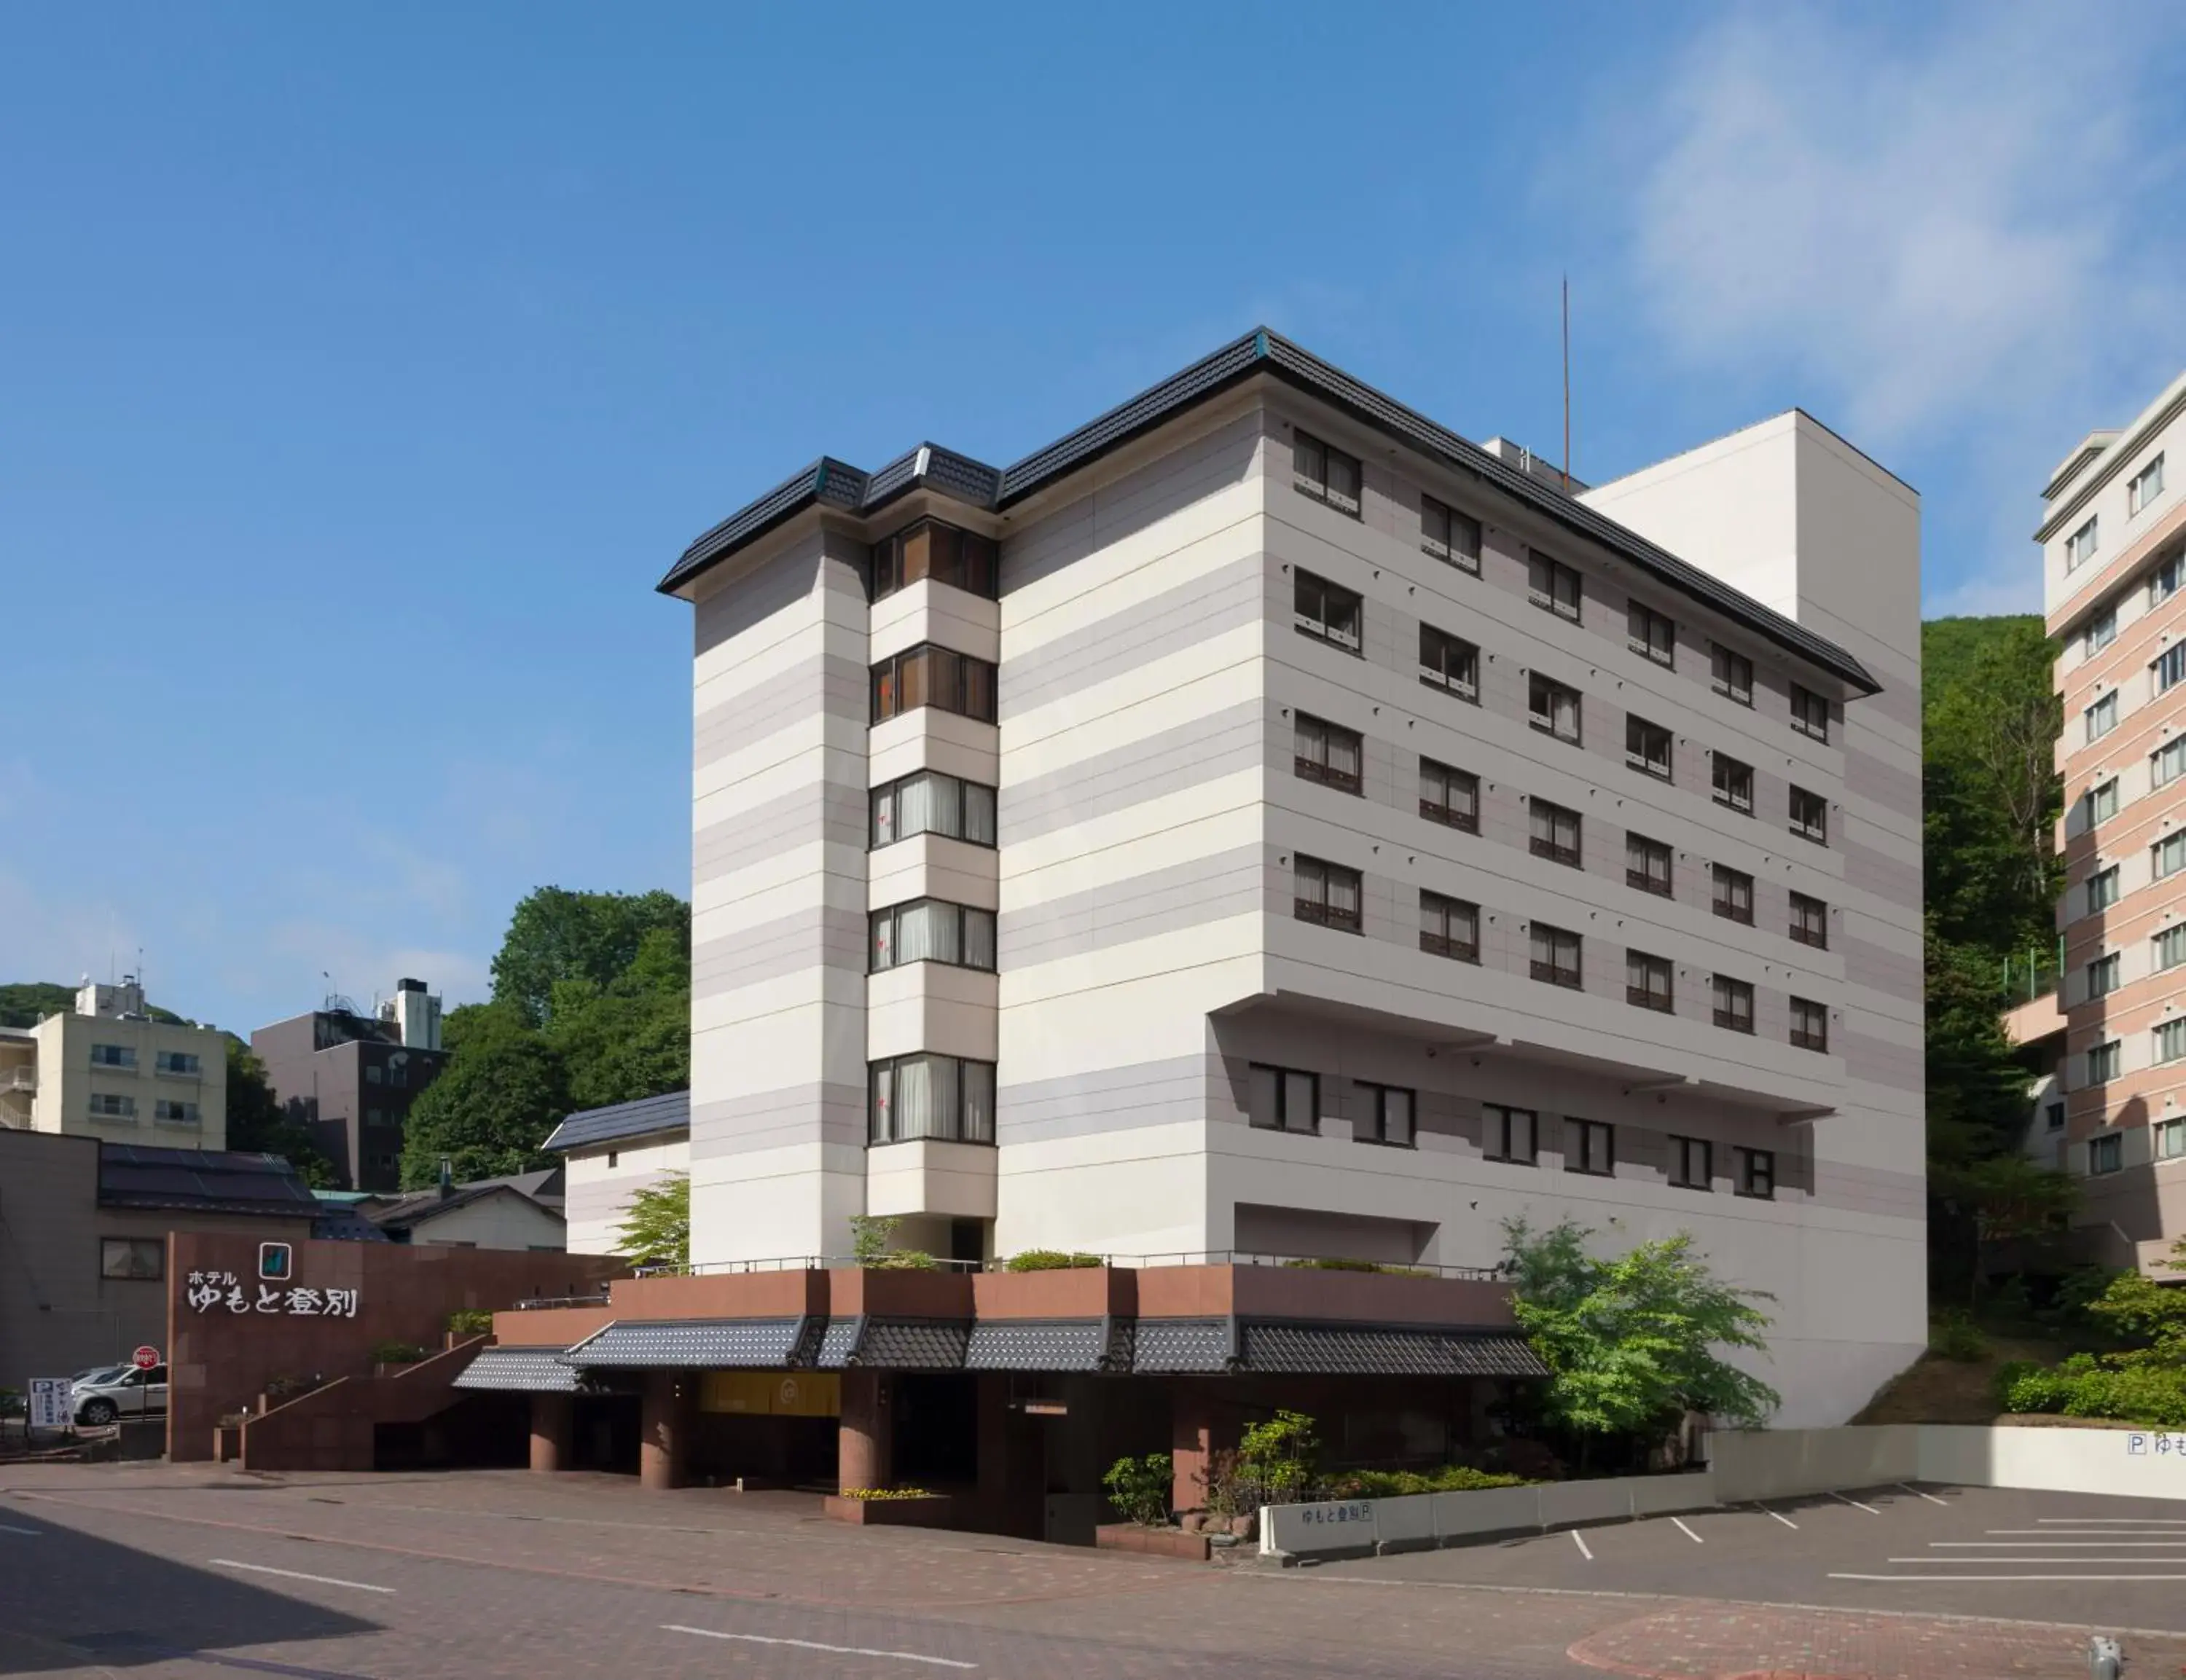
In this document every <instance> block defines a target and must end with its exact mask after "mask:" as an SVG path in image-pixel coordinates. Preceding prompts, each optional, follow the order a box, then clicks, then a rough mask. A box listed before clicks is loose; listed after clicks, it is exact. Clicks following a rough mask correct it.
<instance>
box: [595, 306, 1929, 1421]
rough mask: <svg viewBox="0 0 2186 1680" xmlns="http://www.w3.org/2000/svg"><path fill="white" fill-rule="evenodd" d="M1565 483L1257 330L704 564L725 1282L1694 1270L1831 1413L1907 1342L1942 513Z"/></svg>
mask: <svg viewBox="0 0 2186 1680" xmlns="http://www.w3.org/2000/svg"><path fill="white" fill-rule="evenodd" d="M1574 488H1576V486H1568V485H1566V484H1563V483H1562V482H1561V478H1560V475H1558V474H1556V473H1554V472H1553V471H1550V470H1547V469H1545V468H1541V467H1540V465H1539V463H1537V462H1533V460H1532V458H1531V457H1529V456H1526V455H1525V454H1524V452H1523V451H1520V450H1517V449H1516V448H1514V447H1512V446H1510V445H1504V444H1501V443H1498V444H1497V445H1495V446H1494V447H1490V448H1483V447H1481V446H1477V445H1472V444H1471V443H1468V442H1466V441H1465V440H1462V439H1460V438H1458V437H1457V436H1455V434H1452V433H1450V432H1449V431H1447V430H1446V429H1444V428H1441V427H1439V426H1438V425H1436V424H1434V423H1432V421H1429V420H1427V419H1426V418H1425V417H1421V416H1420V415H1418V414H1416V413H1414V412H1411V411H1410V410H1408V409H1405V408H1404V407H1403V406H1400V405H1398V403H1396V402H1394V401H1393V400H1391V399H1390V398H1388V397H1387V396H1385V395H1382V394H1381V393H1379V392H1377V391H1375V390H1372V389H1369V388H1367V387H1365V386H1364V385H1362V384H1359V382H1358V381H1356V380H1354V379H1353V378H1350V377H1349V376H1348V375H1346V374H1344V373H1342V372H1341V371H1340V370H1338V369H1336V368H1334V367H1330V366H1329V365H1328V364H1326V363H1325V362H1322V361H1319V360H1317V359H1316V358H1314V357H1313V356H1310V355H1309V354H1308V353H1307V352H1305V351H1303V350H1301V349H1299V348H1298V347H1297V346H1296V345H1293V344H1289V343H1287V342H1286V341H1285V340H1283V339H1281V338H1279V337H1277V336H1275V334H1272V333H1267V332H1264V331H1263V332H1257V333H1252V334H1248V335H1247V337H1245V338H1243V339H1239V340H1237V341H1236V342H1235V343H1233V344H1230V345H1228V346H1226V347H1225V348H1224V349H1222V350H1218V351H1217V352H1215V353H1214V355H1212V356H1208V358H1206V359H1205V360H1203V361H1201V362H1199V363H1197V364H1195V365H1194V366H1193V367H1190V368H1187V369H1185V371H1184V372H1181V373H1180V374H1178V375H1177V376H1175V377H1174V378H1172V379H1169V380H1168V381H1165V382H1164V383H1163V384H1161V385H1158V386H1157V387H1155V388H1154V389H1152V390H1149V391H1147V392H1145V393H1143V394H1141V395H1140V396H1138V397H1136V398H1135V399H1133V400H1131V401H1129V402H1128V403H1126V404H1124V406H1121V407H1119V408H1118V409H1116V410H1113V411H1112V412H1109V413H1107V414H1105V415H1102V416H1101V417H1098V418H1096V419H1095V420H1093V421H1091V422H1090V423H1088V424H1087V425H1085V426H1084V427H1082V428H1079V430H1077V431H1075V432H1073V433H1072V434H1069V435H1068V436H1067V437H1065V438H1063V439H1061V440H1058V441H1057V442H1056V443H1054V444H1052V445H1049V446H1048V447H1046V448H1045V449H1043V450H1040V451H1037V452H1035V453H1034V454H1033V455H1030V456H1027V457H1026V458H1025V459H1023V461H1020V462H1017V463H1016V464H1015V465H1013V466H1011V467H1008V468H999V469H998V468H992V467H989V466H985V465H984V464H982V463H980V462H976V461H972V460H970V459H968V458H967V457H965V456H959V455H956V454H954V453H952V452H950V451H947V450H945V449H943V448H940V447H939V446H935V445H922V446H920V447H919V448H917V449H916V450H914V451H911V452H910V453H909V454H907V455H905V456H903V457H901V458H900V460H898V461H896V462H892V463H890V464H889V465H888V466H887V467H884V468H881V469H879V470H878V471H877V472H872V473H866V472H863V471H860V469H857V468H852V467H850V466H848V465H846V464H845V463H844V462H839V461H837V460H834V459H832V457H828V458H823V459H821V461H820V462H816V464H815V465H814V466H813V467H811V468H808V469H806V470H805V471H804V472H803V473H799V474H798V475H797V476H795V477H794V478H793V479H789V480H788V481H786V482H785V483H783V484H780V485H779V486H777V487H776V489H774V490H771V491H769V492H768V493H767V494H766V495H765V496H761V497H760V498H759V499H758V500H757V501H754V502H753V503H751V504H750V505H749V506H748V507H745V508H743V510H741V511H740V512H737V513H736V514H734V515H732V516H731V518H728V519H727V520H726V521H724V522H723V523H722V524H720V525H719V526H717V527H715V529H713V530H711V531H709V532H708V533H707V534H706V535H704V536H703V537H702V538H701V539H700V540H698V542H697V543H696V544H694V545H693V546H692V548H691V549H690V550H689V552H687V554H686V555H685V556H684V557H682V559H681V561H680V562H679V563H677V565H676V566H675V568H673V569H672V570H671V571H670V574H668V576H667V577H666V579H665V580H664V581H663V583H662V585H661V588H662V590H663V591H665V592H667V593H670V594H672V595H675V596H678V597H680V598H681V599H684V600H687V601H688V602H691V603H692V607H693V609H694V626H695V640H694V667H693V684H694V687H693V703H694V732H695V763H694V772H693V854H694V871H693V882H692V910H693V965H692V966H693V973H692V1089H691V1092H690V1094H689V1098H688V1104H689V1107H688V1122H687V1144H686V1145H683V1147H684V1148H685V1149H687V1159H688V1162H689V1165H690V1170H691V1172H692V1226H693V1239H692V1246H693V1259H694V1261H695V1262H697V1263H698V1264H699V1265H700V1266H701V1267H702V1268H703V1267H708V1266H713V1267H720V1266H725V1265H732V1264H743V1263H754V1262H766V1263H777V1262H779V1261H780V1260H782V1258H784V1257H808V1258H811V1259H813V1260H815V1261H816V1260H817V1259H818V1258H819V1257H827V1256H842V1255H844V1254H845V1253H847V1252H848V1251H849V1222H850V1220H851V1218H852V1217H853V1216H855V1215H859V1214H883V1215H892V1216H897V1217H899V1218H900V1219H901V1220H902V1222H903V1223H902V1224H901V1226H900V1229H899V1232H898V1238H897V1240H898V1241H899V1243H900V1244H902V1245H904V1246H915V1247H917V1248H920V1249H922V1250H925V1251H927V1252H931V1253H933V1254H936V1255H939V1256H941V1257H944V1258H948V1259H954V1260H956V1261H959V1262H962V1263H983V1262H991V1261H993V1260H994V1259H995V1258H997V1257H1001V1256H1006V1255H1010V1254H1012V1253H1016V1252H1021V1251H1024V1250H1027V1249H1031V1248H1035V1247H1039V1248H1057V1249H1068V1250H1080V1251H1085V1252H1091V1253H1096V1254H1101V1255H1105V1256H1111V1257H1115V1258H1116V1259H1117V1261H1118V1263H1129V1264H1145V1263H1155V1262H1157V1261H1160V1260H1162V1259H1163V1258H1164V1257H1165V1258H1167V1259H1168V1260H1170V1261H1173V1262H1182V1263H1186V1264H1191V1263H1224V1262H1227V1261H1229V1260H1231V1259H1232V1258H1238V1257H1246V1258H1249V1257H1296V1258H1303V1259H1308V1260H1312V1259H1332V1258H1339V1257H1340V1258H1344V1259H1349V1260H1353V1261H1365V1262H1375V1263H1390V1264H1395V1265H1402V1266H1423V1267H1434V1268H1452V1269H1463V1268H1485V1267H1488V1266H1490V1265H1492V1264H1493V1263H1494V1261H1495V1260H1496V1258H1497V1256H1498V1254H1499V1250H1500V1248H1501V1244H1502V1232H1501V1226H1502V1222H1503V1221H1504V1220H1505V1219H1508V1218H1526V1219H1528V1220H1531V1221H1533V1223H1535V1224H1542V1223H1545V1222H1553V1221H1554V1220H1555V1219H1558V1218H1563V1217H1565V1216H1567V1215H1568V1216H1570V1217H1572V1218H1578V1219H1580V1220H1582V1221H1583V1222H1584V1223H1586V1224H1589V1225H1590V1226H1593V1227H1595V1229H1597V1230H1598V1231H1599V1232H1600V1234H1601V1235H1600V1237H1599V1238H1598V1240H1599V1241H1600V1242H1601V1243H1603V1244H1604V1245H1605V1246H1610V1247H1614V1248H1622V1247H1623V1246H1628V1245H1629V1244H1631V1243H1633V1242H1635V1241H1638V1240H1642V1239H1645V1238H1648V1237H1652V1236H1659V1235H1668V1234H1669V1233H1671V1232H1673V1231H1679V1230H1690V1231H1692V1232H1693V1233H1694V1234H1695V1235H1696V1237H1697V1239H1698V1240H1699V1245H1700V1246H1701V1248H1702V1249H1703V1250H1704V1251H1706V1252H1707V1253H1708V1255H1709V1256H1710V1257H1712V1259H1713V1261H1714V1262H1715V1263H1716V1264H1717V1265H1718V1267H1720V1268H1722V1269H1723V1270H1724V1271H1725V1272H1726V1273H1728V1274H1729V1275H1730V1276H1732V1277H1733V1278H1735V1279H1736V1280H1738V1281H1740V1283H1743V1284H1746V1285H1751V1286H1752V1287H1755V1288H1758V1289H1765V1290H1767V1291H1770V1292H1771V1293H1772V1294H1773V1295H1774V1297H1775V1300H1774V1306H1773V1307H1772V1308H1771V1309H1770V1310H1771V1311H1772V1312H1773V1313H1774V1317H1775V1320H1776V1324H1775V1328H1774V1331H1773V1333H1772V1336H1771V1342H1772V1350H1773V1355H1774V1357H1773V1362H1772V1363H1771V1364H1770V1365H1769V1366H1768V1369H1767V1375H1768V1380H1770V1381H1771V1382H1773V1383H1774V1384H1775V1385H1776V1386H1778V1387H1779V1388H1780V1389H1781V1390H1782V1391H1783V1392H1784V1394H1785V1409H1784V1413H1783V1421H1785V1422H1786V1423H1790V1424H1826V1423H1836V1422H1841V1421H1843V1420H1845V1419H1846V1418H1847V1417H1848V1416H1849V1415H1851V1414H1852V1413H1853V1412H1854V1411H1855V1410H1857V1409H1858V1407H1859V1406H1860V1405H1861V1404H1862V1403H1864V1401H1865V1400H1866V1399H1867V1398H1868V1397H1869V1395H1870V1394H1871V1393H1872V1392H1874V1390H1875V1388H1876V1387H1877V1386H1879V1385H1880V1384H1881V1382H1882V1381H1883V1380H1886V1378H1888V1377H1889V1376H1890V1375H1892V1374H1893V1373H1895V1372H1896V1371H1897V1369H1900V1368H1901V1367H1902V1366H1903V1365H1904V1364H1906V1363H1907V1362H1909V1360H1910V1359H1911V1358H1913V1357H1914V1355H1915V1354H1916V1353H1917V1352H1919V1351H1920V1348H1921V1347H1923V1346H1924V1345H1925V1271H1924V1268H1925V1257H1924V1246H1923V1224H1924V1218H1925V1180H1924V1175H1923V1145H1922V1118H1921V1113H1922V1097H1923V1092H1922V1051H1921V1038H1920V815H1919V812H1920V776H1919V770H1920V760H1919V747H1920V721H1919V695H1920V666H1919V660H1920V652H1919V623H1918V617H1919V612H1918V601H1919V502H1918V498H1917V497H1916V496H1915V495H1914V492H1913V491H1912V490H1909V488H1908V487H1907V486H1905V485H1904V484H1902V483H1900V482H1899V481H1898V480H1897V479H1894V478H1893V477H1892V476H1891V475H1890V474H1889V473H1886V472H1885V471H1884V470H1883V469H1881V468H1879V467H1878V466H1876V465H1875V463H1874V462H1871V461H1869V459H1868V458H1867V457H1865V456H1863V455H1862V454H1860V452H1859V451H1857V450H1856V449H1854V448H1852V446H1851V445H1848V444H1847V443H1846V442H1845V441H1844V440H1842V439H1841V438H1839V437H1837V436H1836V435H1835V434H1832V433H1831V432H1830V431H1829V430H1828V429H1827V428H1824V427H1823V426H1821V425H1820V424H1819V423H1816V422H1815V421H1814V420H1813V419H1812V418H1811V417H1808V416H1806V415H1804V414H1802V413H1797V412H1794V413H1791V414H1787V415H1785V416H1782V417H1778V418H1776V419H1774V420H1771V421H1768V422H1765V423H1762V424H1760V425H1757V426H1755V427H1752V428H1748V429H1746V430H1745V431H1742V432H1740V433H1737V434H1734V435H1733V436H1731V437H1729V438H1726V439H1724V440H1719V441H1718V442H1716V443H1713V444H1711V445H1706V446H1704V447H1702V448H1701V449H1697V450H1695V451H1690V453H1688V454H1684V455H1681V456H1677V457H1675V458H1673V459H1672V460H1670V461H1668V462H1663V463H1662V464H1660V465H1658V466H1656V467H1654V468H1649V469H1647V470H1646V471H1644V472H1641V473H1635V474H1634V475H1632V476H1630V477H1628V478H1626V479H1621V480H1619V481H1617V482H1616V483H1613V484H1606V485H1603V486H1600V487H1598V488H1595V489H1594V490H1586V491H1584V492H1583V493H1582V494H1580V495H1578V496H1576V497H1575V496H1572V495H1571V494H1569V493H1567V491H1568V490H1571V489H1574ZM566 1129H567V1128H565V1130H566ZM565 1142H566V1140H565ZM617 1154H618V1156H619V1151H617ZM582 1158H585V1157H584V1156H582V1155H580V1154H577V1153H573V1155H572V1173H571V1197H572V1218H573V1223H579V1218H578V1214H577V1212H576V1204H577V1201H578V1200H579V1195H580V1187H581V1185H582V1184H583V1182H584V1181H583V1179H582V1177H581V1176H580V1173H579V1172H578V1168H577V1163H578V1162H579V1160H580V1159H582ZM646 1170H652V1167H651V1164H650V1163H648V1166H647V1168H646ZM845 1405H846V1406H848V1405H849V1400H848V1399H846V1400H845Z"/></svg>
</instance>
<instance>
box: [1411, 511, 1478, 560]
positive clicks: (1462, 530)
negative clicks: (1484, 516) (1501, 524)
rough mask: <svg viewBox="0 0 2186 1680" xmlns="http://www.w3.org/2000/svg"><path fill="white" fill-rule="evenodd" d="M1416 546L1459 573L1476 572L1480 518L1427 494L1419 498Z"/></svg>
mask: <svg viewBox="0 0 2186 1680" xmlns="http://www.w3.org/2000/svg"><path fill="white" fill-rule="evenodd" d="M1420 548H1421V551H1422V552H1425V553H1428V554H1432V555H1433V556H1434V557H1435V558H1436V559H1438V560H1446V561H1448V562H1449V563H1450V564H1451V565H1453V566H1455V567H1456V568H1458V570H1460V572H1471V573H1472V574H1474V575H1475V576H1477V575H1478V574H1479V572H1480V521H1479V520H1477V519H1475V518H1472V517H1471V515H1469V514H1465V513H1460V512H1458V511H1457V510H1456V509H1455V507H1450V506H1449V504H1448V503H1447V502H1441V501H1436V500H1435V499H1434V498H1433V497H1432V496H1421V498H1420Z"/></svg>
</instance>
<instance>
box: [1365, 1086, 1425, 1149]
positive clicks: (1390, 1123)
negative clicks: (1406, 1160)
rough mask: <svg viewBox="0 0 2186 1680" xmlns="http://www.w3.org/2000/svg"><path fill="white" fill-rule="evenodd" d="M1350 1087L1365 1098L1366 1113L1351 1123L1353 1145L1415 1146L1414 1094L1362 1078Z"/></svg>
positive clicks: (1415, 1105) (1402, 1088) (1405, 1147)
mask: <svg viewBox="0 0 2186 1680" xmlns="http://www.w3.org/2000/svg"><path fill="white" fill-rule="evenodd" d="M1351 1088H1352V1089H1353V1090H1354V1091H1355V1092H1356V1093H1357V1094H1358V1095H1359V1097H1360V1098H1361V1099H1363V1100H1364V1106H1365V1112H1364V1113H1362V1114H1359V1116H1358V1117H1356V1118H1355V1119H1354V1120H1353V1122H1352V1125H1351V1136H1352V1139H1353V1140H1354V1142H1357V1143H1378V1144H1388V1145H1391V1146H1393V1147H1394V1148H1397V1149H1410V1148H1411V1147H1412V1142H1413V1138H1412V1114H1413V1111H1414V1110H1415V1108H1416V1107H1417V1106H1418V1100H1417V1097H1416V1095H1415V1093H1413V1092H1411V1091H1410V1090H1407V1089H1404V1087H1403V1086H1401V1085H1370V1084H1367V1083H1366V1082H1365V1080H1363V1079H1354V1080H1353V1081H1352V1086H1351Z"/></svg>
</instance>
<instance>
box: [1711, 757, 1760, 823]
mask: <svg viewBox="0 0 2186 1680" xmlns="http://www.w3.org/2000/svg"><path fill="white" fill-rule="evenodd" d="M1708 779H1709V781H1710V782H1711V783H1712V785H1713V787H1714V788H1715V802H1716V804H1718V805H1728V806H1729V807H1730V809H1733V810H1734V811H1743V812H1744V813H1745V814H1746V815H1747V816H1752V815H1753V766H1752V764H1740V763H1739V761H1738V760H1737V759H1734V758H1730V757H1729V756H1728V755H1726V754H1724V753H1717V754H1716V755H1715V766H1714V768H1713V769H1712V770H1710V771H1709V773H1708Z"/></svg>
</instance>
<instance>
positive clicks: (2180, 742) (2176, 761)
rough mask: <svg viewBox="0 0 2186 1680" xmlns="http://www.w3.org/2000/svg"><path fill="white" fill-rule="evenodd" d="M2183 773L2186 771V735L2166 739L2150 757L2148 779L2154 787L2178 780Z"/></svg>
mask: <svg viewBox="0 0 2186 1680" xmlns="http://www.w3.org/2000/svg"><path fill="white" fill-rule="evenodd" d="M2182 773H2186V735H2182V736H2179V737H2178V739H2177V740H2176V741H2166V742H2164V744H2163V745H2162V746H2161V747H2160V748H2157V749H2156V750H2155V752H2154V753H2150V755H2149V759H2148V781H2149V785H2150V787H2165V786H2166V785H2168V784H2169V783H2171V782H2173V781H2178V778H2179V776H2180V775H2181V774H2182Z"/></svg>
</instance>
